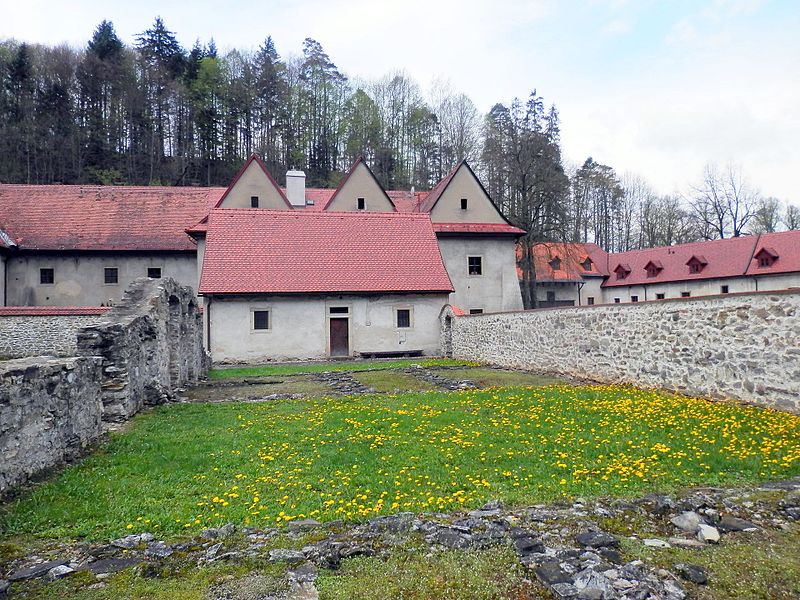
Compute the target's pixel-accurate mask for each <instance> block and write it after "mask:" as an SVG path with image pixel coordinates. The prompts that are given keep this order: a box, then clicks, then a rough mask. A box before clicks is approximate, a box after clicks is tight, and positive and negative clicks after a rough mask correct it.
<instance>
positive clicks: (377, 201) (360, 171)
mask: <svg viewBox="0 0 800 600" xmlns="http://www.w3.org/2000/svg"><path fill="white" fill-rule="evenodd" d="M358 198H364V207H365V208H364V211H363V212H394V206H392V203H391V202H390V201H389V199H388V198H387V197H386V194H385V193H384V191H383V190H382V189H381V187H380V186H379V185H378V183H377V182H376V181H375V179H374V178H373V177H372V175H370V172H369V170H368V169H367V166H366V165H365V164H364V163H363V162H361V163H358V166H356V170H355V171H353V173H352V174H351V175H350V177H348V178H347V181H346V182H345V184H344V186H343V187H342V189H341V190H339V193H337V194H336V197H335V198H334V199H333V202H331V203H330V205H329V206H328V207H327V208H326V210H331V211H343V212H344V211H346V212H362V211H359V210H358Z"/></svg>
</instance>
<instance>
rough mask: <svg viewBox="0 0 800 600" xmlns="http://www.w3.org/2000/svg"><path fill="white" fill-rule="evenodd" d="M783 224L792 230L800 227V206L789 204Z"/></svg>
mask: <svg viewBox="0 0 800 600" xmlns="http://www.w3.org/2000/svg"><path fill="white" fill-rule="evenodd" d="M783 226H784V227H786V229H788V230H790V231H794V230H797V229H800V207H798V206H796V205H794V204H787V205H786V211H785V212H784V214H783Z"/></svg>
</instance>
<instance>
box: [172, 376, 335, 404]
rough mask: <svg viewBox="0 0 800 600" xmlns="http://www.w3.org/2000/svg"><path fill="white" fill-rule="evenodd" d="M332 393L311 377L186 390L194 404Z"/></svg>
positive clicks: (322, 383)
mask: <svg viewBox="0 0 800 600" xmlns="http://www.w3.org/2000/svg"><path fill="white" fill-rule="evenodd" d="M332 393H333V390H332V389H331V387H330V386H329V385H327V384H326V383H324V382H322V381H317V380H316V379H314V377H313V376H312V375H287V376H285V377H281V378H278V377H265V378H263V379H262V378H259V379H258V383H255V384H245V385H225V386H224V387H220V386H219V385H203V386H198V387H195V388H190V389H189V390H187V392H186V396H187V397H188V398H189V399H190V400H194V401H196V402H214V401H218V400H221V399H223V400H224V399H226V398H241V399H244V398H263V397H264V396H270V395H272V394H303V395H305V396H327V395H329V394H332Z"/></svg>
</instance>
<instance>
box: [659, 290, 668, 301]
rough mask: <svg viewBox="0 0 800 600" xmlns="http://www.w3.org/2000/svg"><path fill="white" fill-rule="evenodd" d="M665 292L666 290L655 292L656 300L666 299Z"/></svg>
mask: <svg viewBox="0 0 800 600" xmlns="http://www.w3.org/2000/svg"><path fill="white" fill-rule="evenodd" d="M666 299H667V294H666V292H658V293H656V300H666Z"/></svg>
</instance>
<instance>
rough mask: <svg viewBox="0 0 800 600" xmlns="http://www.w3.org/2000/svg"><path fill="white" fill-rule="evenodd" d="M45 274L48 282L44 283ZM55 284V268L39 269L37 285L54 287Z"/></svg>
mask: <svg viewBox="0 0 800 600" xmlns="http://www.w3.org/2000/svg"><path fill="white" fill-rule="evenodd" d="M45 272H47V273H49V275H50V277H49V279H50V281H44V274H45ZM55 284H56V268H55V267H39V285H55Z"/></svg>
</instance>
